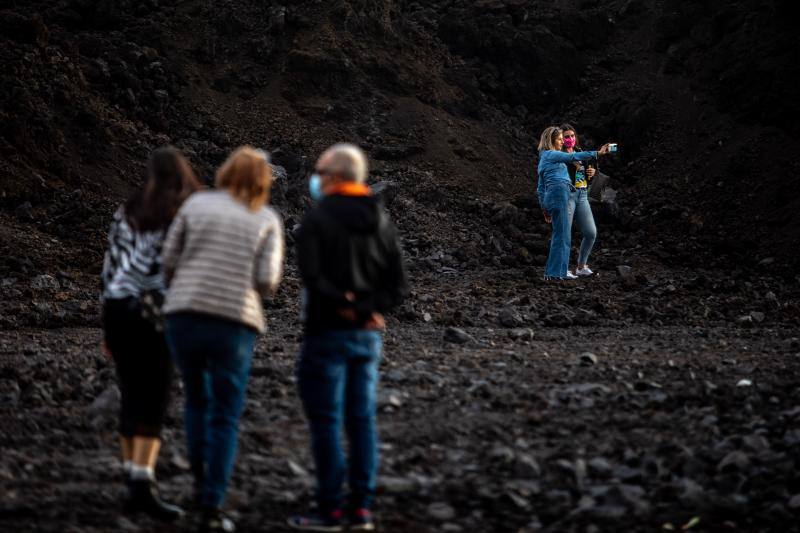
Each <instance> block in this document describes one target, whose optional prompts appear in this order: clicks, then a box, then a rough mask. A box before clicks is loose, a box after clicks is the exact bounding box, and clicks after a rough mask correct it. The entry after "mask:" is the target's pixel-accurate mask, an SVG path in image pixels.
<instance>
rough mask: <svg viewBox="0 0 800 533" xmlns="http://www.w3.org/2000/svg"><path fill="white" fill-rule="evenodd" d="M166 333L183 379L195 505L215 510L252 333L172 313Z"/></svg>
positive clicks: (226, 473)
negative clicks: (197, 502) (197, 493)
mask: <svg viewBox="0 0 800 533" xmlns="http://www.w3.org/2000/svg"><path fill="white" fill-rule="evenodd" d="M166 334H167V342H168V343H169V346H170V350H171V351H172V356H173V357H174V358H175V363H176V364H177V366H178V368H180V370H181V375H182V377H183V386H184V392H185V394H186V439H187V441H188V448H189V462H190V463H191V465H192V472H193V473H194V474H195V479H196V481H197V482H198V487H199V489H200V493H201V494H200V497H201V503H202V504H203V505H207V506H210V507H219V506H220V505H222V502H223V500H224V499H225V492H226V489H227V487H228V481H229V480H230V477H231V471H232V470H233V461H234V458H235V456H236V437H237V433H238V425H239V417H240V416H241V414H242V408H243V407H244V395H245V391H246V389H247V378H248V376H249V374H250V362H251V360H252V358H253V346H254V344H255V340H256V335H257V333H256V331H255V330H254V329H252V328H250V327H247V326H245V325H243V324H240V323H238V322H231V321H228V320H224V319H222V318H216V317H213V316H209V315H201V314H194V313H176V314H172V315H168V316H167V320H166Z"/></svg>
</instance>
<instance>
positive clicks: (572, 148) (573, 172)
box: [561, 124, 597, 276]
mask: <svg viewBox="0 0 800 533" xmlns="http://www.w3.org/2000/svg"><path fill="white" fill-rule="evenodd" d="M561 131H562V135H563V137H564V145H563V147H562V148H561V149H562V151H563V152H565V153H568V154H571V153H574V152H580V151H581V149H580V145H579V144H578V134H577V133H576V132H575V128H573V127H572V126H571V125H569V124H562V125H561ZM596 166H597V165H596V164H595V165H592V164H591V162H590V161H575V162H573V163H570V164H567V171H568V172H569V177H570V179H571V180H572V185H573V187H575V190H574V191H572V193H571V195H570V201H569V225H570V227H572V222H573V220H574V221H575V222H577V223H578V228H579V229H580V230H581V236H582V238H581V247H580V249H579V251H578V264H577V265H576V267H575V274H576V275H578V276H591V275H592V274H594V272H592V270H591V269H590V268H589V254H590V253H591V252H592V247H593V246H594V241H595V239H596V238H597V226H596V225H595V223H594V216H592V208H591V206H590V205H589V182H590V181H591V180H592V178H593V177H594V175H595V172H596V171H597V169H596Z"/></svg>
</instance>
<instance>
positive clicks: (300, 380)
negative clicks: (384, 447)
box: [297, 330, 382, 513]
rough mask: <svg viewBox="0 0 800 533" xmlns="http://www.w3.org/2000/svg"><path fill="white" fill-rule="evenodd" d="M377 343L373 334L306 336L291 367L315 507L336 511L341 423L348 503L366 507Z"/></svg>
mask: <svg viewBox="0 0 800 533" xmlns="http://www.w3.org/2000/svg"><path fill="white" fill-rule="evenodd" d="M381 346H382V339H381V335H380V333H378V332H377V331H364V330H342V331H330V332H326V333H322V334H319V335H313V336H308V337H306V338H305V340H304V341H303V345H302V347H301V352H300V360H299V362H298V365H297V384H298V388H299V391H300V397H301V399H302V400H303V407H304V408H305V412H306V416H307V417H308V421H309V426H310V428H311V449H312V452H313V454H314V462H315V463H316V467H317V503H318V505H319V509H320V511H322V512H323V513H327V512H330V511H333V510H336V509H341V508H342V501H343V497H342V485H343V483H344V478H345V470H346V469H345V458H344V454H343V453H342V446H341V429H342V421H343V420H342V418H344V426H345V428H346V431H347V439H348V443H349V445H350V461H349V463H347V465H348V467H349V474H348V477H349V485H350V500H349V504H350V505H351V506H352V507H353V508H359V507H364V508H368V507H369V506H370V504H371V503H372V499H373V496H374V493H375V477H376V472H377V469H378V435H377V429H376V427H375V391H376V388H377V384H378V362H379V361H380V357H381Z"/></svg>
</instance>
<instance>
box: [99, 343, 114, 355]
mask: <svg viewBox="0 0 800 533" xmlns="http://www.w3.org/2000/svg"><path fill="white" fill-rule="evenodd" d="M100 353H102V354H103V355H105V356H106V357H107V358H108V359H113V358H114V356H112V355H111V350H109V349H108V344H106V341H105V340H103V341H102V342H101V343H100Z"/></svg>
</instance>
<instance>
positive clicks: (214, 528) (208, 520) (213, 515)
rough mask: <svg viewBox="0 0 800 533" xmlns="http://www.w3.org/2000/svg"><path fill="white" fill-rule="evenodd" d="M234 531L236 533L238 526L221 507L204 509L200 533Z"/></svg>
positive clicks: (229, 532) (230, 532) (228, 532)
mask: <svg viewBox="0 0 800 533" xmlns="http://www.w3.org/2000/svg"><path fill="white" fill-rule="evenodd" d="M233 531H236V524H234V523H233V520H231V519H230V518H229V517H228V516H227V515H226V514H225V513H223V512H222V510H221V509H220V508H219V507H203V514H202V516H201V518H200V533H212V532H222V533H232V532H233Z"/></svg>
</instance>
